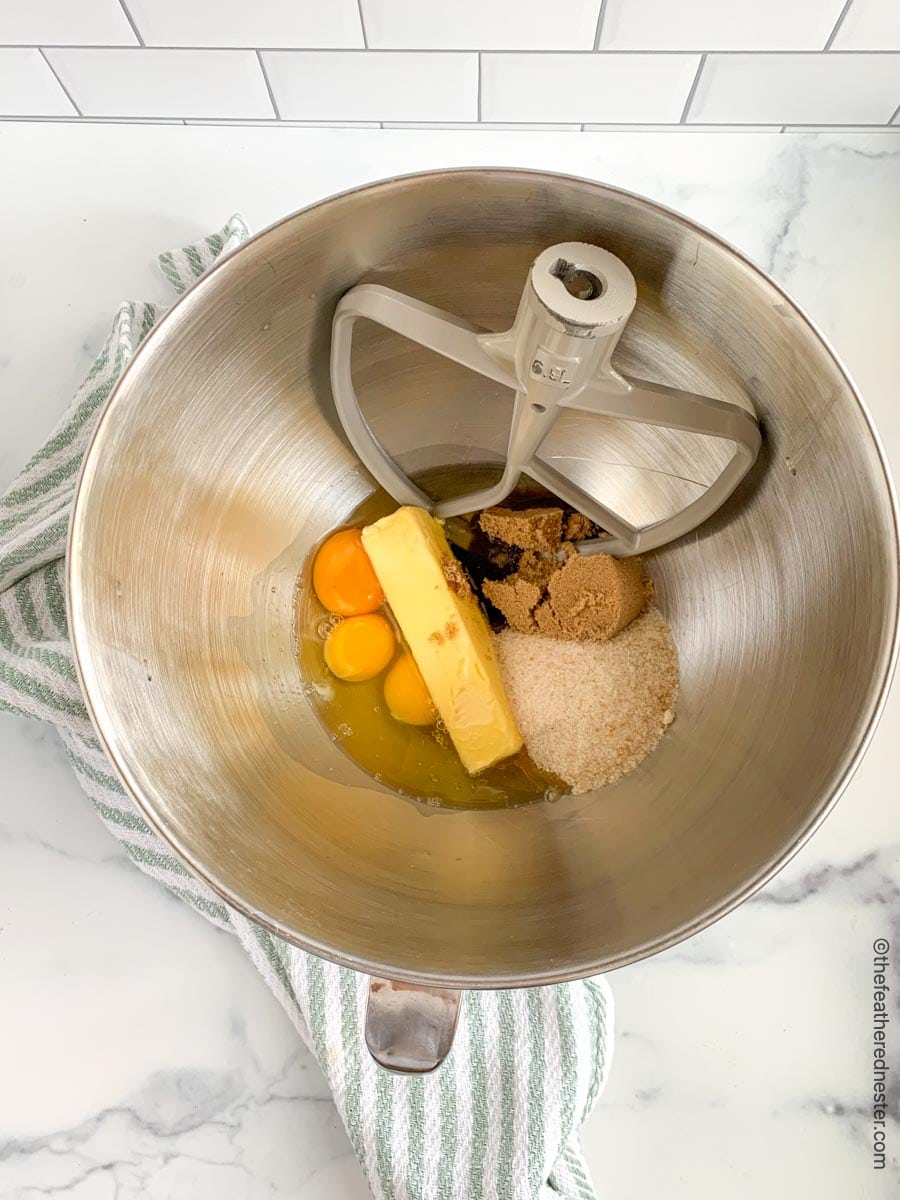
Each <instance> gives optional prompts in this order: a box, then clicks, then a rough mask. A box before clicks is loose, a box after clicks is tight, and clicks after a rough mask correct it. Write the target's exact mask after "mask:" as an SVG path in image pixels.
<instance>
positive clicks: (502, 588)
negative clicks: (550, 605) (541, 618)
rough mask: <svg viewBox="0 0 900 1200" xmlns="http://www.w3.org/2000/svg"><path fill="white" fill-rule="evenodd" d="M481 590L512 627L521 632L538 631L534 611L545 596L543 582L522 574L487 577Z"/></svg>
mask: <svg viewBox="0 0 900 1200" xmlns="http://www.w3.org/2000/svg"><path fill="white" fill-rule="evenodd" d="M481 590H482V592H483V593H484V594H485V596H486V597H487V598H488V600H490V602H491V604H493V605H494V607H495V608H498V609H499V610H500V612H501V613H503V615H504V617H506V620H507V623H508V624H509V627H510V629H517V630H518V631H519V633H537V632H538V627H537V620H536V619H535V615H534V611H535V609H536V608H537V607H538V605H539V604H540V603H541V600H542V599H543V596H544V588H543V587H542V586H541V584H539V583H533V582H532V581H531V580H530V579H526V578H524V577H523V576H521V575H510V576H509V577H508V578H506V579H486V580H485V581H484V583H483V584H482V585H481Z"/></svg>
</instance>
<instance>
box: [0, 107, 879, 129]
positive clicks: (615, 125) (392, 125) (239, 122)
mask: <svg viewBox="0 0 900 1200" xmlns="http://www.w3.org/2000/svg"><path fill="white" fill-rule="evenodd" d="M72 103H73V104H74V101H72ZM898 116H900V106H898V107H897V109H896V110H895V112H894V113H893V114H892V116H891V119H890V121H888V122H887V123H882V124H874V125H873V124H866V123H865V122H863V123H860V122H858V121H856V122H850V121H845V122H843V123H835V122H832V123H831V124H828V123H827V122H826V123H824V124H823V123H822V122H820V121H819V122H817V121H807V122H796V121H794V122H788V123H787V124H786V125H782V124H780V123H779V122H777V121H772V122H769V123H766V122H759V121H720V122H716V121H697V122H694V123H693V124H682V123H680V122H676V121H669V122H661V123H657V124H653V123H650V124H648V123H646V122H640V121H635V122H628V121H618V122H616V121H609V122H606V123H604V122H602V121H600V122H589V121H586V122H579V121H571V122H552V121H549V122H548V121H502V122H496V123H495V122H490V121H489V122H486V123H484V124H483V125H482V127H483V128H484V129H486V130H488V132H491V133H503V132H519V131H520V130H521V131H529V130H530V131H533V132H535V133H549V132H559V130H554V129H552V128H548V127H549V126H554V125H556V124H561V123H563V124H568V125H570V126H571V129H569V130H568V132H571V133H581V132H583V133H646V132H652V133H670V132H674V131H676V130H679V129H690V130H694V131H696V132H698V133H709V132H716V133H719V132H732V131H736V130H743V129H750V130H758V131H759V132H761V133H766V132H768V133H773V134H776V133H784V132H786V131H787V130H788V129H818V130H822V131H824V132H831V131H835V132H840V131H842V130H848V129H849V130H860V131H865V132H866V133H892V134H900V125H896V124H892V122H893V121H894V120H895V118H896V117H898ZM17 122H18V123H23V122H28V123H38V122H41V123H43V124H51V125H52V124H60V123H63V124H72V123H81V124H84V125H91V124H93V125H209V126H212V125H219V126H226V125H231V126H242V127H243V126H259V127H261V128H266V127H269V126H275V125H281V126H282V127H283V128H285V129H290V128H297V129H303V128H305V129H345V128H349V129H356V130H357V131H359V130H360V129H362V130H365V129H366V128H370V127H375V126H377V127H379V128H382V129H387V130H388V131H390V130H391V129H394V130H398V131H401V132H402V131H404V129H405V128H409V127H412V126H415V128H416V129H423V130H446V129H450V130H451V131H453V130H457V131H458V130H460V128H462V129H466V130H469V129H471V130H475V129H477V128H478V125H479V122H478V121H457V122H451V123H448V122H441V121H431V122H429V121H417V122H411V123H409V126H407V125H406V123H404V122H391V121H374V120H373V121H368V122H367V121H324V120H323V121H303V120H291V119H286V118H283V117H147V116H144V117H109V116H97V115H96V114H92V115H91V116H86V115H84V114H83V113H79V114H78V115H77V116H73V115H71V114H66V115H60V114H57V115H55V116H47V115H43V116H28V115H26V114H16V115H9V116H0V126H2V125H14V124H16V123H17ZM494 124H502V125H503V126H504V127H507V126H509V127H511V128H510V129H506V128H504V129H494V128H492V125H494ZM588 126H590V128H588Z"/></svg>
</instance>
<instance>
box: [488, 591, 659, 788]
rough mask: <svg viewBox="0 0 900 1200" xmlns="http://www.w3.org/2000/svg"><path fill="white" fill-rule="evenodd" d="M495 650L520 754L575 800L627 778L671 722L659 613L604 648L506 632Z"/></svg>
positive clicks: (646, 617)
mask: <svg viewBox="0 0 900 1200" xmlns="http://www.w3.org/2000/svg"><path fill="white" fill-rule="evenodd" d="M496 644H497V654H498V658H499V661H500V671H501V674H502V676H503V683H504V685H505V687H506V692H507V695H508V697H509V701H510V704H511V705H512V709H513V713H514V714H515V718H516V722H517V723H518V726H519V730H520V732H521V734H522V736H523V738H524V739H525V746H526V749H527V750H528V753H529V754H530V755H531V757H532V759H533V760H534V762H535V763H536V764H537V766H538V767H540V768H541V769H542V770H544V771H549V772H551V773H552V774H554V775H556V776H558V777H559V778H560V779H562V780H564V781H565V782H566V783H567V784H568V785H569V786H570V787H571V788H572V790H573V791H574V792H589V791H591V790H592V789H593V788H598V787H603V786H604V785H605V784H607V783H612V782H613V780H615V779H618V778H619V777H620V776H622V775H625V774H626V773H627V772H628V771H633V770H634V768H635V767H636V766H637V765H638V763H639V762H641V760H642V759H644V758H646V756H647V755H648V754H649V753H650V751H651V750H652V749H653V748H654V747H655V746H656V744H657V742H658V741H659V739H660V738H661V737H662V735H663V733H664V732H665V731H666V729H667V727H668V726H669V725H670V724H671V723H672V720H673V719H674V716H675V712H674V710H675V701H676V700H677V698H678V655H677V652H676V650H675V643H674V641H673V640H672V631H671V629H670V628H669V626H668V625H667V624H666V622H665V620H664V618H663V616H662V613H660V611H659V609H656V608H649V609H647V611H646V612H645V613H644V614H643V615H642V616H640V617H638V618H637V620H635V621H633V622H632V623H631V624H630V625H629V626H628V627H627V629H624V630H623V631H622V632H621V633H620V634H618V635H617V636H616V637H614V638H612V639H611V640H610V641H608V642H569V641H565V642H563V641H557V640H556V639H554V638H544V637H535V636H533V635H532V634H527V633H517V632H515V631H514V630H512V629H504V630H503V631H502V633H500V634H498V635H497V642H496Z"/></svg>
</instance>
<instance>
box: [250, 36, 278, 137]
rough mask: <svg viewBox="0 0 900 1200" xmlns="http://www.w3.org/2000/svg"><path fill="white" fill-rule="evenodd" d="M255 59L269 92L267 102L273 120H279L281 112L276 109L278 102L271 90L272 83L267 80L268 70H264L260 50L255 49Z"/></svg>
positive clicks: (264, 66)
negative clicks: (269, 105)
mask: <svg viewBox="0 0 900 1200" xmlns="http://www.w3.org/2000/svg"><path fill="white" fill-rule="evenodd" d="M256 61H257V62H258V63H259V69H260V70H261V71H262V77H263V82H264V83H265V85H266V91H267V92H268V93H269V103H270V104H271V105H272V111H273V112H274V114H275V120H276V121H280V120H281V113H280V112H279V111H278V102H277V101H276V99H275V93H274V92H273V91H272V84H271V82H270V81H269V72H268V71H267V70H266V64H265V63H264V62H263V56H262V50H257V51H256Z"/></svg>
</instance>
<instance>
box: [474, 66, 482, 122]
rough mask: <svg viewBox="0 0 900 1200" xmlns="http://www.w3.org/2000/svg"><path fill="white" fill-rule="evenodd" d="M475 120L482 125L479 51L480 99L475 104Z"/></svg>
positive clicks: (479, 78) (479, 77)
mask: <svg viewBox="0 0 900 1200" xmlns="http://www.w3.org/2000/svg"><path fill="white" fill-rule="evenodd" d="M475 120H476V121H478V123H479V124H480V123H481V51H480V50H479V51H478V99H477V101H476V104H475Z"/></svg>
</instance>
